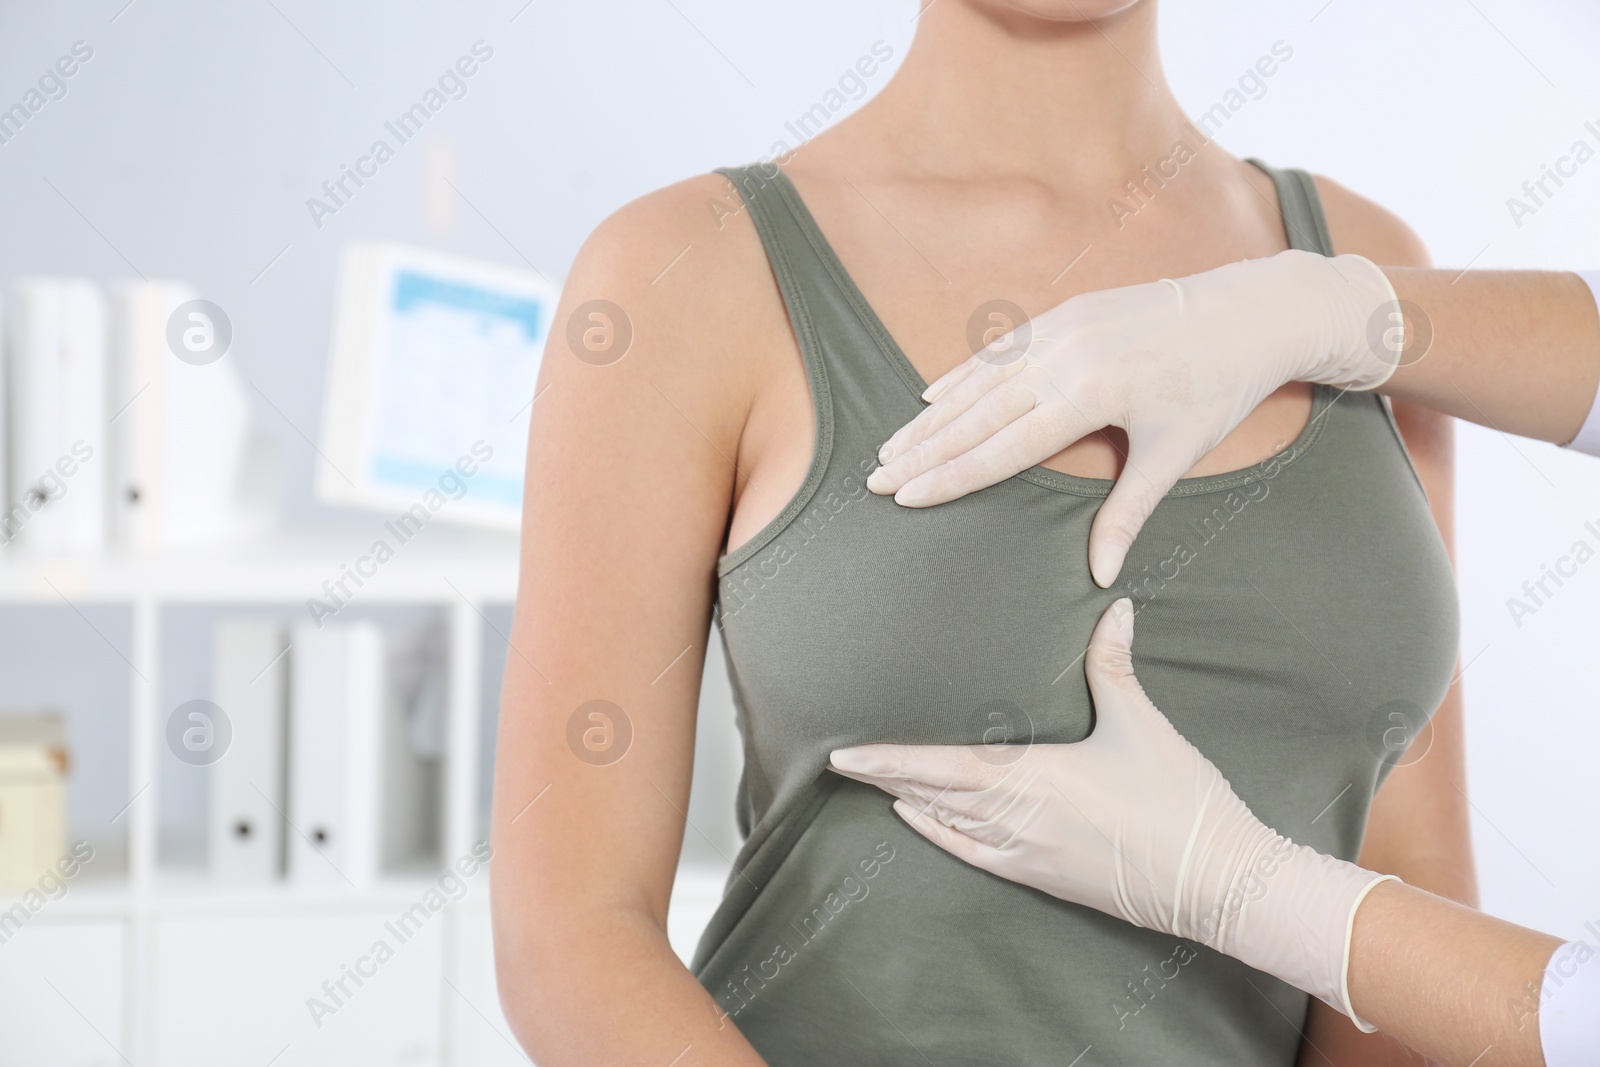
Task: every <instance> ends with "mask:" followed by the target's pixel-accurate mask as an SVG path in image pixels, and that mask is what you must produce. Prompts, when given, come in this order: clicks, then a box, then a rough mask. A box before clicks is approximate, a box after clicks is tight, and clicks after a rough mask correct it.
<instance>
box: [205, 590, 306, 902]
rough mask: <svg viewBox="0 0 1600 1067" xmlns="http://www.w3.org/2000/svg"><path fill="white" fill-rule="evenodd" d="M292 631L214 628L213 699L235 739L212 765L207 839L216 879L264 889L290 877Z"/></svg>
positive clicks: (260, 624)
mask: <svg viewBox="0 0 1600 1067" xmlns="http://www.w3.org/2000/svg"><path fill="white" fill-rule="evenodd" d="M288 639H289V638H288V633H287V627H285V626H284V625H283V624H281V623H278V622H275V621H272V620H262V619H226V618H225V619H221V620H218V621H217V623H216V624H215V625H213V627H212V629H211V693H212V700H213V701H214V702H215V703H216V704H217V705H218V706H219V707H221V708H222V710H223V712H224V713H225V714H226V715H227V716H228V721H229V723H230V724H231V725H232V728H233V733H232V741H231V743H230V744H229V747H228V750H227V752H225V753H223V755H222V758H221V759H219V760H217V761H216V762H215V763H213V764H211V767H210V775H211V797H210V811H209V813H208V815H209V817H208V820H207V821H208V835H207V836H208V838H209V842H210V848H209V852H210V866H211V873H212V876H213V877H215V878H216V879H217V880H219V881H224V882H235V883H253V884H265V883H270V882H274V881H276V880H278V879H280V878H282V877H283V872H284V831H285V829H286V827H285V825H284V821H283V820H284V812H285V810H286V808H287V803H286V798H285V796H284V793H285V785H286V780H285V770H286V761H285V755H286V753H285V750H284V748H285V742H286V740H287V726H288V722H287V717H288V697H289V692H288V683H289V655H288V652H287V651H286V646H287V642H288Z"/></svg>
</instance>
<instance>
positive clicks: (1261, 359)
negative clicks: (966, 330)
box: [867, 251, 1404, 588]
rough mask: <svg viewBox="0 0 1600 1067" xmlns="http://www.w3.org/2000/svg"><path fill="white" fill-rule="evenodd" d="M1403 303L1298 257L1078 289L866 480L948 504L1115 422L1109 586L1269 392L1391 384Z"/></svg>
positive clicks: (1106, 532) (982, 356) (942, 403)
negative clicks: (1119, 458)
mask: <svg viewBox="0 0 1600 1067" xmlns="http://www.w3.org/2000/svg"><path fill="white" fill-rule="evenodd" d="M1399 308H1400V305H1399V301H1398V300H1397V298H1396V297H1395V292H1394V287H1393V286H1392V285H1390V283H1389V279H1388V278H1387V277H1385V276H1384V274H1383V272H1382V271H1381V270H1379V269H1378V268H1377V267H1376V266H1374V265H1373V264H1372V263H1370V262H1368V261H1367V260H1365V259H1362V258H1361V257H1360V256H1352V255H1344V256H1334V257H1331V258H1330V257H1327V256H1321V255H1318V254H1316V253H1314V252H1301V251H1288V252H1280V253H1278V254H1277V255H1275V256H1271V257H1269V258H1266V259H1249V260H1244V261H1241V262H1239V263H1232V264H1229V265H1228V266H1226V267H1218V268H1217V269H1215V270H1208V271H1206V272H1204V273H1202V274H1194V275H1190V276H1189V277H1187V278H1179V279H1176V280H1173V279H1167V280H1164V281H1159V282H1150V283H1148V284H1145V285H1131V286H1127V287H1125V288H1121V289H1106V290H1102V291H1100V292H1095V293H1084V294H1081V295H1079V296H1075V297H1073V298H1072V299H1070V300H1068V301H1066V302H1065V303H1063V304H1059V305H1057V306H1056V307H1053V308H1051V309H1050V310H1049V311H1046V312H1044V313H1043V314H1042V315H1039V316H1038V317H1037V318H1034V319H1032V320H1031V321H1029V322H1028V323H1026V324H1025V325H1023V326H1020V327H1018V328H1017V329H1015V330H1013V331H1012V332H1011V333H1008V334H1006V335H1005V336H1003V337H1001V338H998V339H996V340H995V341H994V342H993V343H991V344H990V345H989V346H987V347H986V348H984V349H983V350H981V351H979V352H978V353H977V354H976V355H974V356H972V358H970V359H968V360H967V361H966V362H965V363H962V364H961V365H960V366H958V367H956V368H955V369H954V370H952V371H951V372H950V373H948V374H946V375H945V376H944V377H942V378H940V379H939V380H937V381H936V382H934V383H933V384H932V385H930V386H929V387H928V389H927V391H926V392H925V393H923V397H922V398H923V399H924V400H926V401H929V402H930V406H929V407H928V408H927V409H926V410H924V411H923V412H922V414H920V415H918V416H917V417H916V418H915V419H913V420H912V421H911V422H909V423H907V424H906V425H905V426H903V427H901V428H900V430H899V431H898V432H896V433H895V434H894V436H893V437H891V438H889V440H888V441H887V442H886V443H885V444H884V446H883V448H882V450H881V451H880V452H879V453H878V461H879V462H880V463H881V464H883V465H882V466H881V467H879V469H878V470H876V471H874V472H873V474H872V476H871V477H870V478H869V479H868V480H867V487H868V488H869V489H871V490H872V491H873V492H875V493H879V494H889V493H893V494H894V498H895V500H896V501H898V502H899V503H901V504H904V505H906V506H908V507H928V506H930V505H933V504H942V503H944V502H945V501H947V500H954V499H956V498H957V497H960V496H965V495H966V494H968V493H971V492H974V491H976V490H978V489H982V488H984V487H986V486H990V485H994V484H995V483H997V482H1001V481H1004V480H1005V479H1007V478H1009V477H1011V476H1012V475H1014V474H1016V473H1018V472H1019V471H1023V470H1026V469H1028V468H1029V467H1032V466H1034V465H1035V464H1038V463H1042V462H1043V461H1044V460H1046V459H1048V458H1050V457H1051V456H1053V455H1055V454H1056V453H1057V452H1059V451H1061V450H1062V449H1063V448H1065V447H1067V446H1068V445H1070V444H1071V443H1072V442H1074V441H1076V440H1078V439H1079V438H1081V437H1083V436H1085V435H1087V434H1090V433H1093V432H1094V431H1095V430H1098V429H1100V428H1102V427H1106V426H1120V427H1121V428H1122V429H1124V430H1126V431H1127V434H1128V457H1127V465H1126V469H1125V470H1124V471H1123V476H1122V477H1121V478H1120V479H1119V480H1118V482H1117V484H1116V486H1115V487H1114V488H1113V489H1112V490H1111V494H1110V496H1108V497H1107V498H1106V501H1105V503H1104V505H1102V506H1101V508H1100V511H1099V513H1098V514H1097V515H1096V516H1095V521H1094V526H1093V528H1092V529H1091V531H1090V534H1089V570H1090V573H1091V574H1093V576H1094V580H1095V581H1096V582H1097V583H1099V585H1100V586H1101V587H1102V588H1106V587H1109V586H1110V585H1111V583H1112V582H1113V581H1115V580H1116V577H1117V574H1118V572H1119V571H1120V570H1121V569H1122V561H1123V559H1124V557H1126V556H1127V554H1128V548H1129V547H1130V546H1131V545H1132V544H1133V540H1134V538H1135V537H1136V536H1138V533H1139V529H1140V527H1142V526H1143V525H1144V522H1145V520H1146V519H1147V518H1149V517H1150V513H1151V511H1153V510H1154V509H1155V506H1156V505H1157V504H1158V503H1159V502H1160V501H1161V498H1162V497H1163V496H1165V495H1166V493H1167V491H1168V490H1169V489H1171V488H1172V486H1173V484H1174V483H1176V482H1177V480H1178V479H1179V478H1182V477H1183V476H1184V474H1186V473H1187V472H1188V471H1189V469H1190V468H1192V467H1193V466H1194V465H1195V463H1196V462H1197V461H1198V460H1199V459H1200V458H1201V457H1202V456H1204V455H1205V454H1206V453H1207V452H1210V451H1211V450H1212V449H1213V448H1215V447H1216V446H1217V444H1218V443H1219V442H1220V441H1221V440H1222V439H1223V438H1224V437H1226V436H1227V435H1228V432H1229V431H1230V430H1232V429H1233V428H1234V427H1235V426H1237V425H1239V423H1240V422H1241V421H1243V420H1244V418H1245V416H1247V415H1249V414H1250V412H1251V411H1253V410H1255V407H1256V405H1257V404H1259V403H1260V402H1261V401H1262V399H1264V398H1265V397H1266V396H1267V395H1268V394H1269V393H1271V392H1272V391H1273V390H1275V389H1277V388H1278V387H1279V386H1281V385H1283V384H1284V383H1285V382H1291V381H1304V382H1319V383H1323V384H1326V385H1337V386H1342V387H1345V388H1347V389H1375V388H1377V387H1378V386H1380V385H1382V384H1383V383H1384V382H1386V381H1388V379H1389V376H1390V375H1391V374H1392V373H1393V372H1394V368H1395V366H1396V364H1397V363H1398V362H1399V358H1400V353H1401V351H1402V350H1403V348H1404V337H1403V331H1402V328H1401V327H1402V320H1401V317H1400V314H1399Z"/></svg>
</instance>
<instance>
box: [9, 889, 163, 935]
mask: <svg viewBox="0 0 1600 1067" xmlns="http://www.w3.org/2000/svg"><path fill="white" fill-rule="evenodd" d="M64 884H65V892H62V893H60V894H59V895H58V896H51V895H50V894H49V892H47V891H44V890H39V895H38V897H32V895H31V894H30V892H29V890H27V889H16V888H11V889H4V890H0V924H4V923H5V919H6V916H7V915H11V916H12V917H13V918H14V919H15V918H18V916H17V915H16V911H15V909H17V908H19V907H20V908H22V909H23V911H24V912H25V913H27V915H28V918H27V919H26V920H25V921H23V922H22V923H21V924H20V925H21V926H24V927H26V926H31V925H36V924H42V923H77V922H100V921H106V920H120V919H126V918H127V917H128V916H129V914H130V913H131V912H132V910H133V896H132V893H131V892H130V891H129V888H128V883H127V881H126V880H124V879H109V878H108V879H104V880H99V881H96V880H93V879H89V880H83V879H79V878H73V879H68V880H67V881H66V882H65V883H64ZM40 899H42V900H43V903H42V904H38V906H37V907H34V906H32V904H34V903H37V902H38V900H40ZM11 928H12V927H11V926H9V925H6V926H5V929H7V930H9V929H11Z"/></svg>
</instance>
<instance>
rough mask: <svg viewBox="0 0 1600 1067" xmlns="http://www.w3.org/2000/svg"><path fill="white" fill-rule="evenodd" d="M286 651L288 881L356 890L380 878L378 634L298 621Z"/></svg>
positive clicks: (372, 628) (359, 626)
mask: <svg viewBox="0 0 1600 1067" xmlns="http://www.w3.org/2000/svg"><path fill="white" fill-rule="evenodd" d="M290 655H292V656H293V657H294V666H293V669H292V670H291V672H290V678H291V682H290V700H289V709H290V710H289V716H290V717H289V738H290V741H289V751H290V757H289V760H290V763H289V821H290V823H291V831H290V840H289V849H288V856H289V878H290V880H291V881H292V882H294V883H296V884H298V885H302V886H313V887H321V888H337V887H345V888H355V889H363V888H367V887H370V886H371V885H373V884H374V883H375V882H376V881H377V879H378V876H379V874H380V873H381V867H382V864H381V852H382V837H381V834H382V827H381V806H380V796H381V793H380V789H381V787H382V778H383V775H382V767H381V765H382V762H383V755H384V748H383V732H384V720H385V714H384V713H385V703H386V701H385V692H384V689H385V686H384V670H383V666H384V657H383V636H382V633H381V632H380V631H379V629H378V627H377V625H376V624H375V623H372V622H367V621H361V622H351V623H327V624H325V625H324V626H322V627H321V628H320V629H319V628H318V627H317V626H316V624H314V623H309V622H306V623H298V624H296V625H295V627H294V631H293V644H292V649H291V652H290Z"/></svg>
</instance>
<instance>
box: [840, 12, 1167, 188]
mask: <svg viewBox="0 0 1600 1067" xmlns="http://www.w3.org/2000/svg"><path fill="white" fill-rule="evenodd" d="M856 117H857V118H858V119H859V120H860V121H859V123H857V131H856V132H857V133H858V134H859V135H862V136H864V137H866V138H870V139H871V140H872V142H873V143H874V144H875V145H876V146H877V147H878V149H879V151H883V150H887V151H888V153H889V154H890V156H891V158H892V159H893V160H894V163H895V165H896V166H897V167H898V168H904V169H907V170H910V171H912V172H914V173H920V174H924V175H926V176H928V177H940V178H957V179H959V178H964V177H969V176H974V175H981V176H983V177H984V178H986V179H993V178H995V177H997V176H1014V177H1019V178H1024V179H1033V180H1038V181H1041V182H1043V183H1045V184H1047V185H1050V186H1054V187H1057V188H1062V187H1066V188H1081V187H1084V186H1101V185H1105V184H1106V183H1108V182H1109V183H1110V184H1112V185H1115V184H1116V183H1119V182H1121V181H1122V180H1123V178H1124V177H1126V176H1127V174H1129V173H1130V172H1132V171H1135V170H1137V169H1138V167H1139V165H1140V164H1141V163H1146V162H1150V161H1152V160H1156V159H1160V158H1163V157H1164V156H1165V155H1167V154H1168V153H1169V152H1170V151H1171V149H1172V146H1173V143H1174V142H1175V141H1176V140H1177V139H1178V138H1180V137H1182V136H1184V134H1185V131H1186V123H1187V121H1188V120H1187V118H1186V116H1185V115H1184V113H1183V109H1182V108H1181V107H1179V105H1178V102H1177V99H1176V98H1175V97H1174V96H1173V95H1172V92H1171V90H1170V89H1169V88H1168V87H1167V83H1166V78H1165V76H1164V75H1163V73H1162V70H1161V60H1160V55H1159V51H1158V47H1157V42H1156V8H1155V3H1154V0H1146V2H1145V3H1142V4H1138V5H1136V6H1135V7H1133V8H1132V9H1130V10H1128V11H1127V12H1124V13H1122V14H1120V15H1117V16H1114V17H1112V18H1109V19H1105V20H1103V21H1101V22H1098V23H1088V22H1051V21H1046V20H1042V19H1038V18H1034V17H1031V16H1023V15H1017V14H1014V13H1009V12H996V11H994V10H992V9H989V8H987V7H985V6H983V5H982V4H981V3H978V2H974V0H934V2H933V3H932V4H931V6H930V5H928V4H927V3H926V0H924V6H923V13H922V15H921V17H920V18H919V20H918V28H917V33H916V37H915V39H914V40H913V42H912V44H911V48H910V49H909V51H908V52H907V53H906V58H905V60H904V62H903V63H902V64H901V66H900V69H899V71H897V72H896V74H895V76H894V78H893V79H892V80H891V81H890V83H889V84H888V85H887V86H885V87H884V90H883V92H882V93H880V94H879V95H878V96H877V97H876V98H875V99H874V100H873V101H872V102H871V103H870V104H868V105H867V106H866V107H864V108H863V109H862V110H861V112H859V113H858V115H857V116H856Z"/></svg>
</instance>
